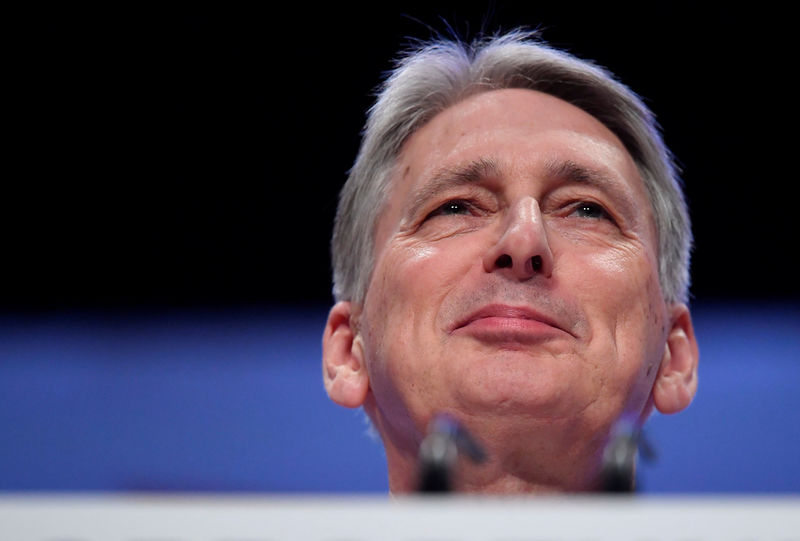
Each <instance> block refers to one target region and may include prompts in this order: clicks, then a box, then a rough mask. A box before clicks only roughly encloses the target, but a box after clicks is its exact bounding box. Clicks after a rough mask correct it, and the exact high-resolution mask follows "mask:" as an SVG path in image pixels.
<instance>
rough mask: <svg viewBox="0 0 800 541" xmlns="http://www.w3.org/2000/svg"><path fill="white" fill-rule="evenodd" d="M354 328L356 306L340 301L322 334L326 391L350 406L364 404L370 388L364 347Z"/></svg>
mask: <svg viewBox="0 0 800 541" xmlns="http://www.w3.org/2000/svg"><path fill="white" fill-rule="evenodd" d="M354 327H355V326H354V307H353V305H352V303H350V302H347V301H341V302H338V303H336V304H335V305H334V306H333V308H331V311H330V313H329V314H328V321H327V323H326V324H325V331H324V333H323V335H322V377H323V380H324V382H325V390H326V391H327V392H328V396H329V397H330V399H331V400H333V401H334V402H336V403H337V404H339V405H341V406H345V407H347V408H357V407H359V406H361V405H362V404H363V403H364V400H365V398H366V396H367V391H368V390H369V377H368V375H367V369H366V365H365V363H364V354H363V349H362V347H361V341H360V339H359V338H358V333H357V331H356V329H355V328H354Z"/></svg>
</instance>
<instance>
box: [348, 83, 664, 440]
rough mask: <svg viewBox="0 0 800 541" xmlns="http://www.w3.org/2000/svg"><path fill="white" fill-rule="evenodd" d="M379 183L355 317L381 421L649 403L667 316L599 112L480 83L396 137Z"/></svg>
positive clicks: (637, 407) (371, 405) (599, 420)
mask: <svg viewBox="0 0 800 541" xmlns="http://www.w3.org/2000/svg"><path fill="white" fill-rule="evenodd" d="M387 201H388V202H387V203H386V206H385V208H384V209H383V212H382V214H381V217H380V219H379V222H378V226H377V230H376V243H375V246H376V247H375V266H374V270H373V274H372V278H371V281H370V284H369V288H368V290H367V295H366V299H365V302H364V306H363V311H362V313H361V314H360V317H359V325H358V327H357V329H358V340H361V347H363V352H364V359H365V362H366V367H367V371H368V375H369V397H368V400H367V410H368V412H369V413H370V415H371V416H372V417H373V419H374V420H375V422H376V424H377V425H378V427H379V428H380V430H381V431H382V432H383V434H384V437H387V436H388V437H390V438H395V439H396V440H397V441H395V444H397V445H401V446H404V445H407V446H408V447H409V448H411V447H412V446H413V445H414V444H415V443H416V442H418V440H419V437H420V436H421V434H423V433H424V430H425V426H426V424H427V423H428V421H429V419H430V417H431V415H433V414H434V413H436V412H441V411H447V412H450V413H454V414H456V415H457V416H459V417H461V418H462V419H465V422H466V423H467V424H468V425H470V424H481V423H485V424H484V425H481V427H480V428H479V430H483V434H482V435H483V437H484V438H485V439H486V438H488V439H490V440H491V439H492V438H494V437H495V436H496V437H497V438H498V440H499V439H501V438H508V437H509V436H513V435H514V434H515V433H516V432H515V431H518V430H520V427H523V426H525V427H531V426H535V425H537V424H538V425H541V426H545V425H547V426H555V425H558V426H562V427H568V428H567V429H566V430H567V431H568V432H569V433H570V434H574V435H577V434H584V435H585V434H587V433H589V434H594V433H598V431H599V432H601V433H602V432H603V431H606V432H607V430H606V429H607V428H608V427H609V425H610V424H611V423H613V422H614V421H615V420H616V419H618V418H619V417H620V416H621V415H623V414H631V415H635V416H641V415H643V414H644V413H646V410H647V409H648V397H649V394H650V389H651V387H652V385H653V380H654V379H655V376H656V373H657V372H658V368H659V362H660V361H661V358H662V355H663V353H664V347H665V340H666V336H667V326H668V325H667V324H668V321H667V319H668V313H667V307H666V304H665V302H664V300H663V298H662V294H661V290H660V287H659V281H658V273H657V268H658V265H657V248H656V247H657V243H656V235H655V230H654V225H653V219H652V210H651V206H650V203H649V200H648V198H647V195H646V192H645V188H644V186H643V184H642V181H641V178H640V176H639V173H638V171H637V169H636V167H635V165H634V163H633V161H632V159H631V157H630V155H629V154H628V153H627V151H626V150H625V148H624V146H623V145H622V144H621V142H620V141H619V140H618V139H617V137H616V136H615V135H614V134H612V133H611V132H610V131H609V130H608V129H607V128H606V127H604V126H603V125H602V124H601V123H600V122H599V121H597V120H596V119H595V118H594V117H592V116H590V115H589V114H587V113H585V112H584V111H582V110H580V109H578V108H576V107H574V106H572V105H570V104H568V103H566V102H564V101H562V100H559V99H557V98H555V97H552V96H549V95H546V94H542V93H539V92H535V91H531V90H521V89H508V90H497V91H492V92H487V93H483V94H479V95H477V96H473V97H471V98H468V99H467V100H465V101H463V102H460V103H459V104H457V105H455V106H453V107H451V108H449V109H447V110H445V111H444V112H442V113H440V114H439V115H437V116H436V117H434V118H433V119H432V120H431V121H430V122H429V123H428V124H426V125H425V126H424V127H423V128H421V129H420V130H419V131H417V132H416V133H415V134H414V135H413V136H412V137H411V138H410V139H409V140H408V141H407V143H406V145H405V147H404V149H403V151H402V153H401V156H400V158H399V163H398V165H397V169H396V171H395V176H394V178H393V185H392V191H391V192H390V194H389V197H388V199H387ZM504 423H505V424H504ZM484 429H485V430H484ZM565 437H567V436H565ZM404 438H405V439H408V440H409V441H401V440H403V439H404ZM490 447H491V442H490Z"/></svg>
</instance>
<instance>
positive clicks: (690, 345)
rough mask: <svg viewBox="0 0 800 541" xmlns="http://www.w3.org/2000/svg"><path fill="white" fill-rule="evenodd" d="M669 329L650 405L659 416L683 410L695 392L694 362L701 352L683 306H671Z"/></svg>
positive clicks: (686, 308)
mask: <svg viewBox="0 0 800 541" xmlns="http://www.w3.org/2000/svg"><path fill="white" fill-rule="evenodd" d="M671 322H672V324H671V327H670V330H669V334H668V335H667V343H666V345H665V347H664V356H663V358H662V359H661V366H660V368H659V371H658V376H656V381H655V384H654V386H653V402H654V404H655V406H656V409H658V411H660V412H661V413H665V414H670V413H677V412H679V411H681V410H683V409H684V408H686V407H687V406H688V405H689V404H690V403H691V401H692V399H693V398H694V395H695V392H697V363H698V360H699V357H700V353H699V350H698V347H697V340H696V339H695V336H694V327H693V325H692V318H691V315H690V314H689V308H688V307H687V306H686V305H685V304H676V305H674V306H673V307H672V314H671Z"/></svg>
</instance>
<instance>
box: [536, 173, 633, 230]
mask: <svg viewBox="0 0 800 541" xmlns="http://www.w3.org/2000/svg"><path fill="white" fill-rule="evenodd" d="M545 175H546V176H547V177H548V178H550V179H552V180H555V181H560V182H563V183H567V184H582V185H588V186H592V187H595V188H598V189H600V190H602V191H604V192H605V193H607V194H609V195H610V196H611V197H612V198H613V200H614V201H615V202H616V203H617V204H619V205H620V206H621V210H622V211H623V212H624V214H625V215H627V216H629V217H635V216H637V215H638V213H637V212H636V211H635V205H634V201H632V200H631V197H630V195H629V193H628V192H627V191H626V190H625V189H624V187H623V186H622V185H621V183H620V182H619V180H617V179H616V178H615V177H614V176H612V175H609V174H607V173H606V172H604V171H601V170H599V169H594V168H591V167H588V166H585V165H583V164H580V163H577V162H574V161H571V160H558V161H551V162H548V163H546V164H545Z"/></svg>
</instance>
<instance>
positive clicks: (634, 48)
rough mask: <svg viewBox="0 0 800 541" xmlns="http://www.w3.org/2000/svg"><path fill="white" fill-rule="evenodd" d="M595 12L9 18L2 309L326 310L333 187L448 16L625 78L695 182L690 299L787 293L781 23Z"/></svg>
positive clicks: (214, 11) (702, 13)
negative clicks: (530, 33) (384, 96)
mask: <svg viewBox="0 0 800 541" xmlns="http://www.w3.org/2000/svg"><path fill="white" fill-rule="evenodd" d="M600 5H601V3H588V4H586V5H582V4H580V3H578V4H576V3H569V4H566V3H563V4H562V6H563V7H553V6H550V5H544V3H542V5H537V3H533V2H526V3H507V4H488V3H487V4H481V5H479V6H478V5H472V4H467V3H452V4H447V3H441V2H440V3H430V2H429V3H418V4H415V3H413V2H402V3H383V4H382V7H380V8H377V7H369V8H361V7H358V6H349V7H347V6H346V7H341V6H337V7H335V8H334V7H331V6H326V7H312V6H311V5H307V4H304V3H297V4H296V5H291V6H286V5H284V6H282V7H278V8H274V7H269V8H268V7H263V8H247V9H245V8H224V9H223V8H202V9H201V8H186V9H177V8H172V9H169V10H163V9H156V8H151V9H134V8H133V7H130V8H119V7H116V8H114V9H108V8H105V9H99V10H78V11H75V10H74V9H69V10H68V9H59V10H45V9H43V8H42V9H41V10H40V11H38V12H34V13H27V14H25V15H24V16H19V17H18V18H16V19H14V18H12V19H11V20H9V23H8V24H9V26H11V27H12V30H15V31H13V32H12V33H11V40H10V50H9V54H7V55H6V56H7V58H8V59H9V62H8V64H7V66H6V76H5V77H4V79H5V81H6V82H5V83H4V86H5V87H6V89H7V90H9V89H10V90H11V92H10V94H11V96H13V97H7V98H6V100H5V102H6V113H7V114H6V115H5V116H6V118H7V119H8V123H7V124H6V126H7V128H6V130H5V131H6V133H7V134H10V138H9V139H10V140H9V141H8V142H7V144H6V152H5V153H4V154H6V156H7V160H8V161H7V166H6V167H5V168H4V169H5V170H6V173H5V175H4V177H5V178H4V180H3V181H2V184H3V193H4V196H3V197H2V203H0V204H2V209H3V210H2V216H1V217H0V220H1V221H2V222H0V223H2V226H3V249H2V265H3V270H2V277H3V281H2V284H3V286H2V296H1V297H0V306H1V307H2V308H4V309H6V310H14V311H16V310H31V309H33V310H39V309H53V308H55V309H60V308H71V307H135V306H156V307H159V306H197V305H212V306H215V305H238V304H254V305H267V304H271V303H286V302H291V303H317V302H323V303H327V302H329V301H330V293H329V291H330V271H329V266H330V261H329V256H328V239H329V234H330V227H331V221H332V218H333V214H334V211H335V202H336V194H337V192H338V189H339V187H340V186H341V184H342V182H343V181H344V179H345V176H346V171H347V169H348V168H349V166H350V165H351V163H352V160H353V158H354V156H355V153H356V150H357V147H358V141H359V131H360V129H361V126H362V124H363V121H364V113H365V110H366V109H367V107H368V106H369V104H370V92H371V91H372V89H373V88H374V87H375V86H376V85H377V84H378V82H379V80H380V78H381V74H382V73H383V72H384V71H385V70H387V69H388V68H389V67H390V66H391V62H390V59H391V58H392V56H393V55H394V53H395V51H396V50H397V49H398V48H399V47H401V46H403V45H404V44H405V43H407V38H408V37H416V38H425V37H428V36H430V34H431V28H433V29H434V30H436V31H440V32H442V31H446V30H447V25H446V24H445V23H444V22H443V21H445V20H446V21H447V22H448V24H449V25H450V26H451V27H452V28H453V29H454V30H455V31H456V32H457V33H459V34H461V35H464V36H467V37H470V36H474V35H475V34H476V33H477V32H478V31H480V30H481V28H482V27H485V28H487V29H488V30H496V29H498V28H500V29H509V28H512V27H515V26H517V25H520V24H522V25H526V26H528V27H539V28H541V29H542V31H543V36H544V38H545V39H547V40H548V41H550V42H551V43H552V44H554V45H556V46H560V47H563V48H567V49H569V50H571V51H572V52H574V53H576V54H578V55H579V56H582V57H585V58H591V59H594V60H596V61H597V62H598V63H600V64H602V65H604V66H606V67H608V68H610V69H611V70H612V71H613V72H615V73H616V74H617V75H619V77H620V78H621V79H622V80H623V81H624V82H626V83H627V84H628V85H629V86H631V87H632V88H633V89H634V90H635V91H637V92H638V93H639V94H641V95H643V96H644V97H645V98H646V100H647V103H648V104H649V105H650V106H651V108H652V109H653V110H654V111H655V112H656V114H657V116H658V119H659V121H660V124H661V125H662V127H663V129H664V132H665V138H666V141H667V144H668V145H669V146H670V148H671V149H672V150H673V152H674V153H675V154H676V156H677V157H678V159H679V161H680V164H681V166H682V168H683V170H684V173H683V177H684V179H685V182H686V185H687V193H688V196H689V199H690V205H691V212H692V217H693V220H694V224H695V226H694V230H695V237H696V251H695V255H694V263H693V284H694V285H693V294H694V296H695V297H696V298H697V299H717V298H730V297H736V298H784V297H787V296H789V297H798V296H799V292H800V289H799V288H798V286H797V281H796V280H795V275H796V272H795V270H794V266H795V265H794V263H793V262H792V258H793V253H794V252H795V251H796V245H797V242H796V240H795V236H796V231H797V226H796V220H795V218H794V214H795V213H796V212H797V211H796V208H797V206H798V199H797V198H796V195H795V194H796V193H797V188H796V185H797V179H796V176H797V175H796V172H795V169H796V168H795V167H794V166H793V162H794V154H795V153H796V151H794V149H793V148H792V147H793V146H794V144H795V143H794V141H795V140H796V135H795V132H796V129H795V127H794V123H795V121H794V120H793V119H790V112H791V113H792V115H793V112H792V109H793V106H792V102H790V101H789V97H790V96H791V97H793V95H794V93H795V92H794V90H793V88H792V84H793V83H790V82H789V79H790V77H789V76H788V75H784V74H783V70H792V69H794V66H795V64H796V61H794V60H790V59H789V58H790V55H791V54H792V51H791V50H790V49H789V48H788V42H789V38H790V35H789V34H788V33H787V32H786V31H784V30H782V28H781V27H782V26H783V25H782V24H781V23H782V22H783V21H785V20H788V15H787V14H786V13H782V12H780V11H776V10H774V9H772V8H770V7H769V6H768V5H766V4H759V5H758V6H755V7H752V6H751V7H748V6H742V7H737V8H731V7H729V6H727V5H720V6H716V7H709V6H706V7H703V8H697V7H690V6H689V5H685V6H677V5H674V4H666V3H660V4H656V5H651V3H639V4H630V5H625V4H622V5H620V4H614V6H615V7H610V8H609V7H599V6H600ZM602 5H603V6H607V5H608V4H606V3H602ZM789 73H790V72H789Z"/></svg>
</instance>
